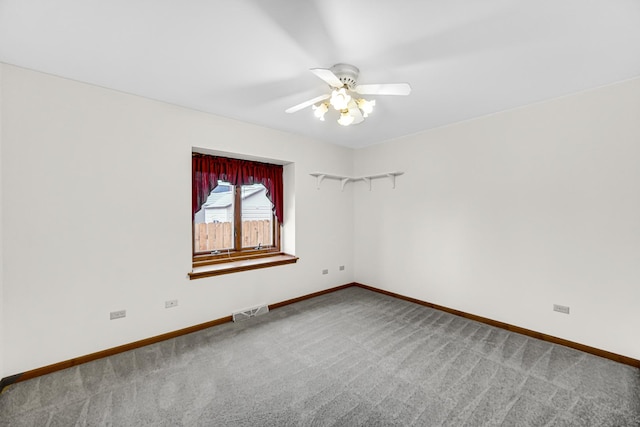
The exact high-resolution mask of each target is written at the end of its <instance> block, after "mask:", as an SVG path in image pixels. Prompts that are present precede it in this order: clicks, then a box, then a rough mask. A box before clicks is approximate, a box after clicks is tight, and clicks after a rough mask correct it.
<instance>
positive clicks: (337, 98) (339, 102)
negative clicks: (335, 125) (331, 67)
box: [329, 87, 351, 111]
mask: <svg viewBox="0 0 640 427" xmlns="http://www.w3.org/2000/svg"><path fill="white" fill-rule="evenodd" d="M349 101H351V95H349V94H348V93H347V90H346V89H345V88H343V87H341V88H340V89H334V90H333V92H331V99H330V100H329V103H330V104H331V106H332V107H333V108H335V109H336V110H338V111H342V110H344V109H346V108H347V105H348V104H349Z"/></svg>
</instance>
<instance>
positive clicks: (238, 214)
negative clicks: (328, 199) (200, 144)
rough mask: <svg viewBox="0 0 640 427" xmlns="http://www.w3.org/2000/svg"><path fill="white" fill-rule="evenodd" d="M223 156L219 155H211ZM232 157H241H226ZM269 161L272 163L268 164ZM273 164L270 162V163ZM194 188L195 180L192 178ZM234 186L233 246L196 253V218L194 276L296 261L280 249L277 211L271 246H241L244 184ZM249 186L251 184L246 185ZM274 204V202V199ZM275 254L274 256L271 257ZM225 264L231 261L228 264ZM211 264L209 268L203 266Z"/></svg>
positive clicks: (192, 225)
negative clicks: (218, 250)
mask: <svg viewBox="0 0 640 427" xmlns="http://www.w3.org/2000/svg"><path fill="white" fill-rule="evenodd" d="M193 155H194V156H195V155H201V156H209V155H208V154H201V153H196V152H194V153H193ZM212 157H220V156H212ZM227 159H232V160H242V159H234V158H231V157H227ZM244 161H245V162H252V163H261V162H254V161H251V160H244ZM267 164H269V163H267ZM269 165H270V164H269ZM218 180H219V181H227V180H225V179H223V178H219V179H218ZM191 185H192V187H194V185H195V183H194V181H192V183H191ZM230 185H231V186H232V188H233V194H234V212H233V214H234V224H233V235H234V236H233V242H234V249H229V250H220V253H217V254H213V253H210V252H196V249H195V224H196V223H195V218H192V221H191V254H192V260H193V262H192V267H193V270H192V272H191V273H189V276H190V278H191V279H194V278H199V277H206V276H210V275H218V274H226V273H232V272H235V271H244V270H248V269H254V268H264V267H271V266H275V265H282V264H289V263H295V262H296V261H297V259H298V258H297V257H294V256H291V255H286V254H284V253H283V252H282V251H281V233H282V224H281V223H280V221H278V218H277V216H276V214H275V212H274V210H272V211H271V218H272V219H271V221H272V233H273V242H272V245H270V246H264V247H261V248H260V249H256V248H255V247H248V248H242V185H234V184H233V183H230ZM245 185H250V184H245ZM272 203H273V201H272ZM274 209H275V207H274ZM271 257H273V259H271V260H270V259H269V258H271ZM224 264H229V267H225V266H224ZM207 266H210V267H211V268H210V269H207V268H205V269H204V270H205V271H198V272H196V270H203V267H207Z"/></svg>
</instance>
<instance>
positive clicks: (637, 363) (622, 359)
mask: <svg viewBox="0 0 640 427" xmlns="http://www.w3.org/2000/svg"><path fill="white" fill-rule="evenodd" d="M353 285H354V286H357V287H359V288H363V289H368V290H370V291H373V292H378V293H380V294H384V295H388V296H391V297H394V298H399V299H402V300H405V301H409V302H412V303H415V304H419V305H423V306H425V307H430V308H434V309H436V310H440V311H444V312H446V313H450V314H455V315H456V316H460V317H464V318H466V319H470V320H475V321H476V322H480V323H484V324H487V325H491V326H495V327H497V328H501V329H506V330H507V331H511V332H516V333H519V334H522V335H526V336H529V337H532V338H537V339H539V340H542V341H547V342H552V343H554V344H560V345H563V346H565V347H570V348H573V349H576V350H580V351H583V352H585V353H589V354H593V355H596V356H600V357H604V358H605V359H610V360H613V361H615V362H619V363H623V364H625V365H630V366H633V367H636V368H640V360H638V359H633V358H631V357H627V356H623V355H621V354H616V353H612V352H610V351H606V350H601V349H599V348H595V347H590V346H588V345H584V344H580V343H577V342H573V341H569V340H565V339H563V338H558V337H554V336H552V335H547V334H543V333H541V332H536V331H532V330H530V329H526V328H521V327H519V326H514V325H510V324H508V323H504V322H499V321H497V320H493V319H489V318H486V317H482V316H477V315H475V314H470V313H465V312H464V311H460V310H455V309H453V308H449V307H444V306H441V305H438V304H433V303H430V302H426V301H422V300H419V299H416V298H411V297H407V296H404V295H400V294H396V293H395V292H390V291H385V290H383V289H378V288H374V287H372V286H367V285H363V284H361V283H354V284H353Z"/></svg>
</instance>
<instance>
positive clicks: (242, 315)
mask: <svg viewBox="0 0 640 427" xmlns="http://www.w3.org/2000/svg"><path fill="white" fill-rule="evenodd" d="M268 312H269V306H268V305H267V304H262V305H258V306H256V307H252V308H247V309H246V310H242V311H236V312H235V313H233V314H232V316H233V321H234V322H240V321H242V320H247V319H249V318H250V317H255V316H261V315H263V314H267V313H268Z"/></svg>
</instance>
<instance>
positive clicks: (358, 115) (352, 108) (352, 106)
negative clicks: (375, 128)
mask: <svg viewBox="0 0 640 427" xmlns="http://www.w3.org/2000/svg"><path fill="white" fill-rule="evenodd" d="M349 115H351V116H353V123H351V124H352V125H357V124H358V123H360V122H363V121H364V117H363V116H362V111H360V109H359V108H358V105H357V104H356V102H355V101H354V100H353V99H352V100H351V101H350V102H349Z"/></svg>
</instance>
